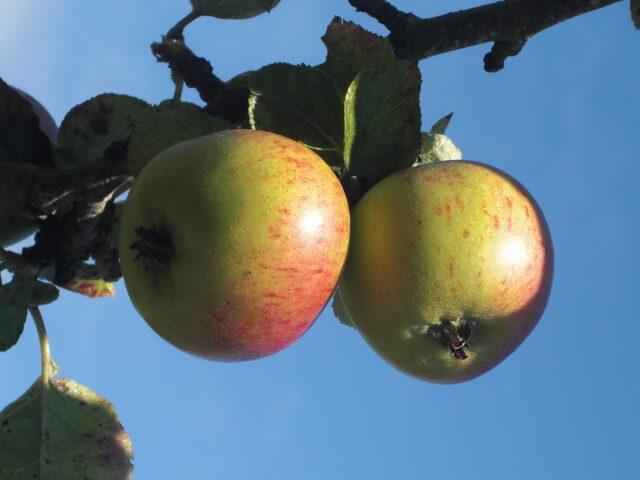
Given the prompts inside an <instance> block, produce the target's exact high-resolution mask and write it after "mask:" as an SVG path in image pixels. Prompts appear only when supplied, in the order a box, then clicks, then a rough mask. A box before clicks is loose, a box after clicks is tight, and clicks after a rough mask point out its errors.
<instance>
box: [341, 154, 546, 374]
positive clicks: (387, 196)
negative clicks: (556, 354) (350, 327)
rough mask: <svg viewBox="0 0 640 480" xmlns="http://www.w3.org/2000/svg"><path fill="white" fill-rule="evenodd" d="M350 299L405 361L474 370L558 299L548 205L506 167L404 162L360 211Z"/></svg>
mask: <svg viewBox="0 0 640 480" xmlns="http://www.w3.org/2000/svg"><path fill="white" fill-rule="evenodd" d="M351 225H352V227H351V240H350V249H349V254H348V258H347V261H346V264H345V269H344V273H343V275H342V277H341V280H340V283H339V287H338V288H339V292H340V298H341V299H342V302H343V305H344V307H345V309H346V311H347V313H348V315H349V317H350V319H351V321H352V322H353V324H354V325H355V327H356V328H357V329H358V330H359V331H360V333H361V334H362V336H363V337H364V338H365V339H366V341H367V342H368V343H369V344H370V345H371V347H373V349H374V350H375V351H376V352H377V353H378V354H379V355H380V356H381V357H382V358H384V359H385V360H386V361H387V362H389V363H390V364H391V365H393V366H395V367H396V368H398V369H400V370H401V371H403V372H405V373H407V374H409V375H411V376H414V377H417V378H420V379H423V380H427V381H431V382H437V383H457V382H463V381H466V380H470V379H472V378H475V377H477V376H478V375H481V374H483V373H484V372H486V371H488V370H490V369H491V368H493V367H495V366H496V365H497V364H498V363H500V362H501V361H503V360H504V359H505V358H506V357H507V356H508V355H510V354H511V353H512V352H513V351H514V350H515V349H516V348H517V347H518V345H520V344H521V343H522V341H523V340H524V339H525V338H526V337H527V336H528V335H529V333H530V332H531V330H532V329H533V328H534V326H535V325H536V324H537V322H538V320H539V319H540V317H541V316H542V313H543V311H544V309H545V306H546V304H547V300H548V298H549V294H550V289H551V283H552V276H553V249H552V244H551V237H550V234H549V229H548V227H547V223H546V221H545V219H544V216H543V214H542V211H541V210H540V208H539V207H538V205H537V204H536V202H535V200H534V199H533V198H532V197H531V195H530V194H529V193H528V192H527V191H526V190H525V188H524V187H523V186H522V185H521V184H520V183H518V182H517V181H516V180H515V179H513V178H511V177H510V176H508V175H507V174H506V173H504V172H502V171H499V170H498V169H496V168H492V167H490V166H488V165H484V164H480V163H475V162H469V161H444V162H436V163H432V164H423V165H420V166H416V167H413V168H410V169H406V170H403V171H400V172H397V173H395V174H393V175H391V176H389V177H387V178H386V179H384V180H382V181H381V182H379V183H378V184H376V185H374V187H373V188H372V189H371V190H370V191H369V192H367V193H366V194H365V196H364V197H363V198H362V199H361V200H360V202H359V203H358V204H357V205H356V207H355V209H354V211H353V214H352V218H351Z"/></svg>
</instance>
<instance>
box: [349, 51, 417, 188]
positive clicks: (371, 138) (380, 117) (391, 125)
mask: <svg viewBox="0 0 640 480" xmlns="http://www.w3.org/2000/svg"><path fill="white" fill-rule="evenodd" d="M420 82H421V78H420V71H419V70H418V67H417V65H416V64H415V63H412V62H408V61H404V60H396V61H395V62H393V63H390V64H387V65H383V66H375V67H369V68H366V69H364V70H362V71H361V72H360V73H359V74H358V76H357V77H356V78H355V80H354V81H353V82H352V83H351V86H350V87H349V90H348V92H347V96H346V100H345V153H344V159H345V164H346V167H347V169H348V173H349V174H350V175H355V176H358V177H364V178H367V179H369V180H370V181H371V182H372V183H376V182H378V181H379V180H381V179H383V178H384V177H386V176H388V175H390V174H391V173H393V172H395V171H397V170H401V169H403V168H406V167H409V166H411V165H412V164H413V163H414V162H415V160H416V158H417V157H418V153H419V151H420V143H421V137H420V124H421V119H420V102H419V95H420Z"/></svg>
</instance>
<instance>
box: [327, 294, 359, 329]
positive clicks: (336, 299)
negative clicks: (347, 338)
mask: <svg viewBox="0 0 640 480" xmlns="http://www.w3.org/2000/svg"><path fill="white" fill-rule="evenodd" d="M331 308H332V309H333V314H334V315H335V316H336V318H337V319H338V320H340V323H342V324H343V325H346V326H348V327H351V328H356V327H355V326H354V325H353V322H352V321H351V318H349V314H348V313H347V310H346V309H345V308H344V304H343V303H342V298H341V297H340V288H336V291H335V293H334V294H333V301H332V302H331Z"/></svg>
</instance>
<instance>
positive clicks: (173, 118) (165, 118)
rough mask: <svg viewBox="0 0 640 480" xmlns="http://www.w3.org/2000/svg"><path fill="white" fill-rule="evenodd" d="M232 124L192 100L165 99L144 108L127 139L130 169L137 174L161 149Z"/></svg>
mask: <svg viewBox="0 0 640 480" xmlns="http://www.w3.org/2000/svg"><path fill="white" fill-rule="evenodd" d="M231 128H233V125H232V124H231V123H229V122H227V121H226V120H223V119H221V118H217V117H214V116H213V115H209V114H208V113H205V112H203V111H202V110H201V109H200V108H199V107H198V106H197V105H195V104H191V103H180V104H178V105H177V106H174V105H172V104H171V103H166V104H161V106H160V107H159V108H155V109H153V110H151V109H149V110H145V112H144V113H143V114H141V115H140V116H139V117H138V118H137V119H136V121H135V126H134V128H133V133H132V134H131V138H130V140H129V146H128V149H127V162H128V165H129V171H130V172H131V173H132V174H133V175H134V176H138V174H139V173H140V172H141V171H142V169H143V168H144V166H145V165H146V164H147V163H149V161H151V160H152V159H153V158H155V156H156V155H158V154H159V153H160V152H162V151H163V150H165V149H167V148H169V147H171V146H173V145H175V144H177V143H180V142H184V141H186V140H191V139H193V138H196V137H201V136H203V135H207V134H209V133H214V132H218V131H221V130H229V129H231Z"/></svg>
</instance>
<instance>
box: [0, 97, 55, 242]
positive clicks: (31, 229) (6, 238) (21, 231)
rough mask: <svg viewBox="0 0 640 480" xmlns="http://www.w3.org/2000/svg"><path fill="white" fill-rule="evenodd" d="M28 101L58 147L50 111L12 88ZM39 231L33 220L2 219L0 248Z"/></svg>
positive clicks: (45, 132)
mask: <svg viewBox="0 0 640 480" xmlns="http://www.w3.org/2000/svg"><path fill="white" fill-rule="evenodd" d="M11 88H13V89H14V90H15V91H16V92H18V93H19V94H20V96H21V97H22V98H24V99H25V100H27V101H28V102H29V104H30V105H31V110H32V111H33V113H34V114H35V115H36V116H37V117H38V121H39V124H40V129H41V130H42V131H43V133H44V134H45V135H46V136H47V137H48V138H49V140H50V141H51V143H53V144H54V145H58V126H57V125H56V122H55V120H54V119H53V117H52V116H51V114H50V113H49V111H48V110H47V109H46V108H45V107H44V106H43V105H42V104H41V103H40V102H39V101H38V100H36V99H35V98H33V97H32V96H31V95H29V94H28V93H26V92H24V91H22V90H20V89H19V88H16V87H11ZM37 230H38V225H37V224H36V222H34V221H33V220H30V219H28V218H23V217H10V218H0V247H2V248H5V247H8V246H10V245H13V244H14V243H18V242H19V241H21V240H24V239H25V238H27V237H28V236H29V235H32V234H34V233H35V232H36V231H37Z"/></svg>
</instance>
